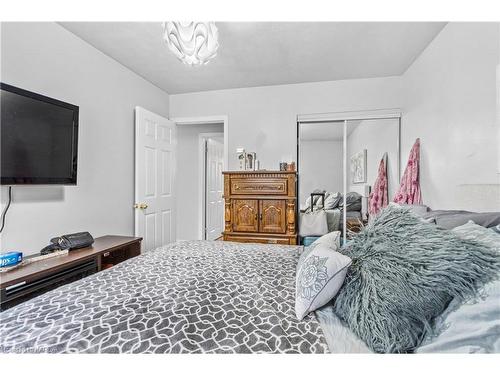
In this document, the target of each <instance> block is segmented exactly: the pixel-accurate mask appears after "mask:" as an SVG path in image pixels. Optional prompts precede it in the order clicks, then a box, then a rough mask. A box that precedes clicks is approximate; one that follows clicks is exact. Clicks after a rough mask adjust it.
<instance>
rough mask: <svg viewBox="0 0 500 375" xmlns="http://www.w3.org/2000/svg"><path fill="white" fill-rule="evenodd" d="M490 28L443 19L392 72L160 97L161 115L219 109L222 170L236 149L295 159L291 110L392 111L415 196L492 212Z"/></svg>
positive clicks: (268, 161) (497, 192) (496, 40)
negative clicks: (414, 164)
mask: <svg viewBox="0 0 500 375" xmlns="http://www.w3.org/2000/svg"><path fill="white" fill-rule="evenodd" d="M499 35H500V32H499V24H498V23H450V24H448V25H447V26H446V27H445V28H444V29H443V31H441V33H440V34H438V35H437V37H436V38H435V39H434V40H433V41H432V42H431V43H430V45H429V46H428V47H427V48H426V49H425V50H424V52H423V53H422V54H421V56H420V57H419V58H417V60H416V61H415V62H414V64H412V66H410V68H409V69H408V71H407V72H405V74H404V75H403V76H400V77H388V78H375V79H359V80H345V81H332V82H317V83H304V84H296V85H282V86H269V87H254V88H242V89H231V90H218V91H206V92H199V93H189V94H180V95H170V113H171V115H172V116H174V117H177V116H186V117H189V116H203V115H228V116H229V134H228V135H229V168H230V169H236V167H237V163H236V159H235V156H234V151H235V149H236V147H239V146H242V147H245V148H246V149H247V150H255V151H256V152H257V155H258V158H259V159H260V160H261V165H262V167H263V168H268V169H277V168H278V163H279V161H280V160H292V159H295V155H296V151H295V147H296V115H297V114H304V113H321V112H338V111H349V110H367V109H380V108H402V110H403V117H402V129H401V142H402V143H401V146H402V147H401V168H402V169H404V167H405V164H406V161H407V158H408V152H409V150H410V148H411V146H412V144H413V142H414V141H415V139H416V138H417V137H420V138H421V141H422V143H421V179H420V181H421V186H422V194H423V199H424V203H425V204H427V205H429V206H431V207H432V208H434V209H439V208H444V209H469V210H476V211H492V210H500V185H499V182H500V181H499V174H498V172H499V171H500V166H498V160H499V158H500V153H499V151H498V141H499V140H500V135H498V127H499V124H500V120H497V119H496V116H497V113H499V112H500V104H498V102H499V101H500V93H499V94H497V92H500V89H499V88H497V87H496V85H497V84H498V83H497V82H498V81H500V78H497V77H496V74H499V75H500V68H498V66H499V48H500V36H499ZM497 69H498V71H499V73H496V72H497ZM497 95H499V96H497ZM496 121H498V122H496Z"/></svg>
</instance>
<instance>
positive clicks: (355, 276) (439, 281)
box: [333, 204, 500, 353]
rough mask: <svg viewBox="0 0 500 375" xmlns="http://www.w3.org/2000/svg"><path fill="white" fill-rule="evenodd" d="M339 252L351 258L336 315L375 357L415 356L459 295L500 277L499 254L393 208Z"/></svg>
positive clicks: (389, 208)
mask: <svg viewBox="0 0 500 375" xmlns="http://www.w3.org/2000/svg"><path fill="white" fill-rule="evenodd" d="M342 252H343V253H344V254H345V255H347V256H348V257H350V258H351V259H352V260H353V263H352V265H351V267H350V268H349V270H348V273H347V276H346V279H345V283H344V286H343V287H342V288H341V289H340V291H339V293H338V294H337V297H336V298H335V301H334V305H333V308H334V312H335V314H336V315H337V316H338V317H339V318H341V319H343V320H344V321H345V322H346V323H347V325H348V326H349V328H350V329H351V330H352V331H353V332H354V333H355V334H356V335H358V336H359V337H360V338H361V339H362V340H363V341H364V342H365V343H366V344H367V346H368V347H369V348H370V349H372V350H373V351H375V352H379V353H386V352H398V353H400V352H411V351H414V350H415V349H416V348H417V347H418V346H419V344H420V343H421V341H422V339H423V337H424V336H425V335H426V334H427V333H428V332H429V330H430V327H431V321H432V319H434V318H435V317H437V316H438V315H440V314H441V313H442V312H443V311H444V310H445V308H446V307H447V305H448V304H449V302H450V301H451V300H452V299H453V298H456V297H461V298H466V297H468V296H471V295H474V293H475V292H476V291H477V289H478V288H480V287H481V286H483V285H484V284H485V283H487V282H489V281H490V280H492V279H493V278H495V277H496V275H497V273H498V271H499V269H500V256H499V254H498V253H497V252H496V251H494V250H492V249H491V248H489V247H487V246H485V245H483V244H481V243H479V242H476V241H473V240H467V239H461V238H459V237H458V236H456V235H455V234H453V233H452V232H450V231H447V230H441V229H439V228H437V227H436V226H435V225H433V224H429V223H426V222H424V221H423V220H421V219H419V218H418V217H417V216H415V215H413V214H412V213H410V212H409V209H405V208H402V207H399V206H398V205H395V204H391V205H389V206H388V207H387V208H385V209H384V210H382V211H381V213H380V214H379V215H378V216H377V217H376V218H375V219H374V220H373V221H372V222H371V223H370V224H368V226H367V227H366V228H365V229H364V230H363V231H362V232H361V233H359V234H358V235H357V236H355V237H354V238H353V239H352V241H350V242H349V245H347V247H345V248H344V249H343V250H342Z"/></svg>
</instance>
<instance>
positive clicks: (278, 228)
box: [260, 199, 286, 233]
mask: <svg viewBox="0 0 500 375" xmlns="http://www.w3.org/2000/svg"><path fill="white" fill-rule="evenodd" d="M285 203H286V202H285V201H284V200H278V199H276V200H274V199H265V200H264V199H263V200H261V201H260V232H262V233H285V232H286V212H285Z"/></svg>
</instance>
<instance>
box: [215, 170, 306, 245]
mask: <svg viewBox="0 0 500 375" xmlns="http://www.w3.org/2000/svg"><path fill="white" fill-rule="evenodd" d="M223 174H224V199H225V205H224V223H225V225H224V232H223V233H222V234H223V240H224V241H238V242H258V243H274V244H296V243H297V230H296V200H297V197H296V183H297V175H296V173H295V172H278V171H251V172H250V171H249V172H244V171H238V172H224V173H223Z"/></svg>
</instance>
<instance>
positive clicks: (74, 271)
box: [0, 236, 142, 310]
mask: <svg viewBox="0 0 500 375" xmlns="http://www.w3.org/2000/svg"><path fill="white" fill-rule="evenodd" d="M141 241H142V238H139V237H127V236H103V237H99V238H96V239H95V242H94V243H93V245H92V246H89V247H85V248H82V249H76V250H70V251H69V253H68V254H67V255H60V256H56V257H53V258H48V259H43V260H39V261H36V262H32V263H29V264H27V265H24V266H20V267H18V268H16V269H13V270H11V271H8V272H2V273H0V293H1V294H0V310H5V309H8V308H10V307H12V306H15V305H17V304H19V303H21V302H23V301H26V300H28V299H31V298H34V297H36V296H38V295H40V294H43V293H45V292H48V291H49V290H52V289H55V288H57V287H59V286H61V285H64V284H68V283H70V282H73V281H76V280H79V279H82V278H84V277H86V276H89V275H91V274H93V273H96V272H99V271H101V270H103V269H106V268H110V267H112V266H114V265H116V264H118V263H120V262H123V261H124V260H127V259H129V258H133V257H135V256H137V255H139V254H140V253H141Z"/></svg>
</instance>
